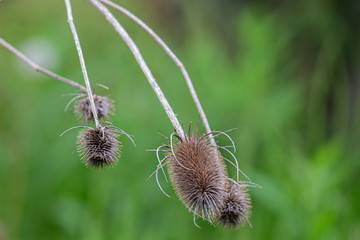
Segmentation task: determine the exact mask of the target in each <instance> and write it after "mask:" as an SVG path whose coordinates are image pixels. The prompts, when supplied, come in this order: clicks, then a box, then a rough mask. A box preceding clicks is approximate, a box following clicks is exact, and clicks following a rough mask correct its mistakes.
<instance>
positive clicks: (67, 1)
mask: <svg viewBox="0 0 360 240" xmlns="http://www.w3.org/2000/svg"><path fill="white" fill-rule="evenodd" d="M65 5H66V10H67V16H68V20H67V21H68V23H69V25H70V29H71V32H72V34H73V37H74V42H75V45H76V50H77V52H78V55H79V60H80V65H81V70H82V73H83V76H84V81H85V85H86V91H87V94H88V97H89V101H90V105H91V110H92V113H93V116H94V121H95V124H96V127H98V126H99V118H98V116H97V112H96V108H95V102H94V97H93V94H92V91H91V86H90V81H89V77H88V74H87V71H86V66H85V60H84V56H83V53H82V50H81V45H80V40H79V37H78V35H77V32H76V28H75V25H74V21H73V16H72V12H71V4H70V0H65Z"/></svg>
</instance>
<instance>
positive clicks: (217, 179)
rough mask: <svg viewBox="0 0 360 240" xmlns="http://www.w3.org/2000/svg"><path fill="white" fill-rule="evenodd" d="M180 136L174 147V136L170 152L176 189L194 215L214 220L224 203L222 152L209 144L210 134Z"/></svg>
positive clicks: (224, 177) (171, 169) (169, 166)
mask: <svg viewBox="0 0 360 240" xmlns="http://www.w3.org/2000/svg"><path fill="white" fill-rule="evenodd" d="M175 136H176V135H175ZM176 137H177V138H178V140H179V141H177V142H176V143H175V145H174V146H172V145H173V144H172V137H170V142H171V150H170V151H169V152H168V155H167V164H168V171H169V175H170V178H171V181H172V183H173V186H174V188H175V191H176V193H177V195H178V197H179V198H180V200H181V201H182V202H183V203H184V204H185V206H187V207H188V209H189V210H190V211H192V212H193V213H194V216H195V215H196V216H199V217H201V218H203V219H204V220H207V221H209V222H212V221H213V220H214V218H215V214H216V213H217V212H218V211H219V209H220V207H221V205H222V203H223V196H224V189H225V183H226V180H225V179H226V176H225V169H224V165H223V163H222V161H221V160H220V157H219V152H218V151H217V150H216V149H215V148H214V147H212V146H211V145H210V144H209V142H208V141H207V136H206V135H204V136H202V137H200V138H197V137H196V136H192V137H191V136H190V135H188V136H187V137H186V139H181V138H180V137H178V136H176Z"/></svg>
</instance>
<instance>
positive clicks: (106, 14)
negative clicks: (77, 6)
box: [87, 0, 185, 139]
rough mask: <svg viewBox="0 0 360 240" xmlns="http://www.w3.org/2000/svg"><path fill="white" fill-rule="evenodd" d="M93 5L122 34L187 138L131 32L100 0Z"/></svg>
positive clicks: (175, 124)
mask: <svg viewBox="0 0 360 240" xmlns="http://www.w3.org/2000/svg"><path fill="white" fill-rule="evenodd" d="M87 1H88V2H90V3H91V4H92V5H94V6H95V7H96V8H97V9H98V10H99V11H100V12H101V13H102V14H103V15H104V17H105V19H106V20H107V21H108V22H109V23H110V24H111V25H112V26H113V28H114V29H115V31H116V32H117V33H118V34H119V35H120V37H121V38H122V39H123V40H124V42H125V43H126V44H127V45H128V47H129V48H130V50H131V52H132V53H133V55H134V57H135V59H136V61H137V62H138V64H139V66H140V67H141V69H142V71H143V72H144V74H145V76H146V78H147V79H148V81H149V83H150V85H151V87H152V88H153V90H154V92H155V94H156V95H157V97H158V98H159V101H160V103H161V105H162V106H163V108H164V110H165V112H166V114H167V115H168V117H169V118H170V121H171V123H172V125H173V127H174V129H175V131H176V132H177V133H178V134H179V136H180V137H181V138H182V139H185V133H184V130H183V129H182V127H181V125H180V123H179V121H178V119H177V117H176V115H175V113H174V111H173V110H172V108H171V107H170V105H169V103H168V101H167V100H166V98H165V96H164V93H163V92H162V91H161V89H160V87H159V85H158V84H157V82H156V80H155V78H154V76H153V75H152V73H151V71H150V69H149V67H148V66H147V64H146V62H145V60H144V58H143V57H142V55H141V53H140V51H139V49H138V47H137V46H136V44H135V43H134V41H133V40H132V39H131V37H130V36H129V34H128V33H127V32H126V30H125V29H124V28H123V27H122V26H121V25H120V23H119V22H118V21H117V19H116V18H115V17H114V16H113V15H112V13H111V12H110V11H109V10H108V9H107V8H106V7H105V6H104V5H103V4H101V3H100V2H99V1H98V0H87Z"/></svg>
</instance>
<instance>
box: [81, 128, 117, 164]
mask: <svg viewBox="0 0 360 240" xmlns="http://www.w3.org/2000/svg"><path fill="white" fill-rule="evenodd" d="M118 136H119V135H118V134H117V133H116V130H114V129H113V128H110V127H107V126H105V127H102V126H100V127H97V128H86V129H85V130H82V131H81V132H80V133H79V135H78V147H77V150H78V152H79V153H80V155H81V156H82V157H81V159H82V161H83V162H85V165H86V166H87V167H88V166H91V167H95V168H98V167H104V166H113V165H114V164H116V163H117V162H118V158H119V157H120V145H119V141H118V140H117V137H118Z"/></svg>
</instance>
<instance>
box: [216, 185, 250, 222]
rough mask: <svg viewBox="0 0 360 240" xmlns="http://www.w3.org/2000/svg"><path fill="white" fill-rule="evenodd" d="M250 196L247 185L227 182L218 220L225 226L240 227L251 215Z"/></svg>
mask: <svg viewBox="0 0 360 240" xmlns="http://www.w3.org/2000/svg"><path fill="white" fill-rule="evenodd" d="M250 204H251V203H250V197H249V194H248V193H247V191H246V189H245V187H243V186H241V185H237V184H235V183H232V182H228V183H227V184H226V193H225V195H224V202H223V205H222V206H221V208H220V211H219V212H218V215H217V218H216V220H217V222H218V223H219V224H220V225H222V226H223V227H238V226H239V225H242V224H244V222H245V221H247V219H248V217H249V215H250V208H251V205H250Z"/></svg>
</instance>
